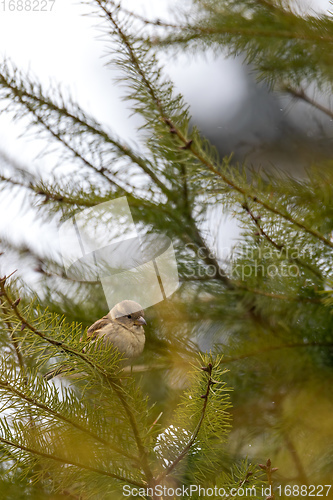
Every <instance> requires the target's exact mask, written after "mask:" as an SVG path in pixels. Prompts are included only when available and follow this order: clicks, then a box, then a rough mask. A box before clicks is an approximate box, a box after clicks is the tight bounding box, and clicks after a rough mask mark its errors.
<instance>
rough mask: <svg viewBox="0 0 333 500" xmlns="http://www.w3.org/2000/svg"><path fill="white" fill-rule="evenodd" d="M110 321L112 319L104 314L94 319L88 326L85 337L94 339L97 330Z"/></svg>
mask: <svg viewBox="0 0 333 500" xmlns="http://www.w3.org/2000/svg"><path fill="white" fill-rule="evenodd" d="M110 323H112V320H111V319H110V318H108V317H107V316H104V317H103V318H102V319H98V320H97V321H95V323H93V324H92V325H91V326H89V328H88V330H87V337H88V338H91V339H95V338H96V336H97V335H98V332H99V331H100V330H101V329H102V328H104V327H105V326H106V325H109V324H110Z"/></svg>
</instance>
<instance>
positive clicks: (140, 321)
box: [134, 316, 147, 325]
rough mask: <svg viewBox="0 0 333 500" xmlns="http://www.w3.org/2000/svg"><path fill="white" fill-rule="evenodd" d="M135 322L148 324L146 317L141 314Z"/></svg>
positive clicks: (136, 323)
mask: <svg viewBox="0 0 333 500" xmlns="http://www.w3.org/2000/svg"><path fill="white" fill-rule="evenodd" d="M134 324H135V325H146V324H147V323H146V321H145V319H144V318H143V317H142V316H139V317H138V318H137V319H136V320H135V321H134Z"/></svg>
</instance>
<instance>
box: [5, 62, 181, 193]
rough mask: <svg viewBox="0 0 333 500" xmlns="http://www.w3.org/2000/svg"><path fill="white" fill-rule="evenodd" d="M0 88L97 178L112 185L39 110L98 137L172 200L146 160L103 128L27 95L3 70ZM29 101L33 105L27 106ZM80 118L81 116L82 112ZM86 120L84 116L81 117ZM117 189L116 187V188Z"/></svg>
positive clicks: (38, 96)
mask: <svg viewBox="0 0 333 500" xmlns="http://www.w3.org/2000/svg"><path fill="white" fill-rule="evenodd" d="M0 86H2V87H3V88H5V89H8V90H9V91H10V93H11V95H12V96H13V100H14V101H17V102H18V103H20V104H21V105H22V106H23V107H24V108H26V110H27V111H28V112H29V113H31V114H32V115H33V116H35V118H36V120H37V122H38V123H40V124H41V125H42V126H43V127H44V128H45V129H46V130H47V131H48V132H49V133H51V135H52V136H53V137H54V138H56V139H57V140H59V141H60V142H61V143H62V144H63V145H64V146H65V147H66V148H68V149H69V150H70V151H71V152H72V153H73V154H74V156H77V157H78V158H80V159H82V160H83V161H84V163H85V164H86V165H87V166H89V167H90V168H92V169H93V170H94V171H96V172H97V173H98V174H100V175H102V176H103V177H104V178H105V179H106V180H107V181H108V182H109V183H112V184H114V181H113V180H111V179H110V178H109V177H107V176H105V171H107V168H105V167H104V168H102V169H98V168H96V167H95V166H94V165H93V164H92V163H91V162H88V161H86V160H85V159H84V158H82V155H81V154H80V153H79V152H78V151H77V150H76V149H74V148H73V147H72V146H70V145H69V143H68V142H67V141H66V140H65V139H64V137H63V136H62V134H60V133H59V132H56V131H55V130H54V128H53V127H52V126H51V125H49V124H48V123H47V120H46V118H45V117H44V115H43V114H42V113H38V108H39V107H46V108H47V110H48V111H49V112H55V113H56V114H57V116H58V117H59V119H61V118H62V119H70V120H71V121H72V123H73V124H74V125H75V126H79V127H80V130H81V131H82V129H83V130H85V131H86V132H87V133H91V134H92V135H93V136H96V137H99V138H100V139H101V140H103V142H104V143H106V144H110V145H112V146H113V147H114V148H115V149H116V151H117V152H118V153H119V154H121V155H122V156H125V157H128V158H129V159H130V160H131V161H132V162H133V164H136V165H138V166H139V167H140V168H141V170H142V171H143V172H144V173H145V174H147V175H148V176H149V177H150V178H151V180H152V181H153V182H154V184H155V185H156V186H157V187H159V188H160V189H161V191H162V192H163V193H164V194H166V195H167V196H168V197H171V196H172V193H171V192H170V190H169V189H168V188H167V187H166V186H165V184H164V183H163V182H162V181H161V180H160V178H159V176H158V175H156V174H155V172H154V170H153V167H152V166H149V165H150V162H149V160H148V159H147V158H142V157H141V156H139V155H137V154H135V153H134V152H133V150H132V149H131V148H130V147H129V146H128V145H127V144H125V143H121V142H120V141H117V140H116V139H114V138H111V137H110V135H109V134H108V133H107V132H106V131H104V130H103V128H102V127H101V126H100V125H99V124H98V123H96V122H95V120H93V119H92V118H87V119H86V120H84V119H83V117H81V118H80V117H79V116H77V115H75V114H74V113H72V112H70V111H69V110H68V109H66V107H65V106H62V107H59V106H57V105H56V104H55V103H54V102H53V101H51V100H50V99H48V98H46V97H43V95H42V94H41V91H40V93H39V95H37V94H33V93H31V92H28V91H27V90H26V89H25V88H24V87H23V85H22V84H21V85H15V80H14V79H13V78H12V79H10V78H9V76H7V75H6V68H4V69H3V72H2V73H0ZM30 87H31V88H33V84H32V83H30ZM30 101H31V102H32V103H33V104H30ZM81 114H82V115H83V113H82V112H81ZM83 116H85V115H83ZM116 186H117V187H119V186H118V185H117V184H116Z"/></svg>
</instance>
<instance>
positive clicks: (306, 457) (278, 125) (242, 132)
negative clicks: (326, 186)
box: [0, 0, 333, 481]
mask: <svg viewBox="0 0 333 500" xmlns="http://www.w3.org/2000/svg"><path fill="white" fill-rule="evenodd" d="M122 5H124V6H126V7H127V8H128V9H130V10H133V11H135V12H137V13H138V14H140V15H142V16H145V17H147V18H149V19H166V20H167V19H172V18H173V16H172V13H173V12H175V11H176V10H177V9H182V10H186V8H187V5H189V2H187V3H186V2H176V1H175V2H174V1H170V0H169V1H161V0H159V1H158V2H156V1H153V0H145V1H140V2H139V1H134V0H131V1H126V2H125V1H124V2H122ZM298 8H299V9H301V10H302V12H311V13H316V14H317V15H320V13H321V12H327V11H328V10H329V8H330V4H329V2H328V1H326V0H325V1H324V0H321V1H319V0H316V1H313V2H298ZM0 9H1V7H0ZM89 12H90V8H89V6H86V5H83V4H80V3H74V2H73V3H72V2H69V1H68V0H55V3H54V5H53V9H52V11H48V12H16V11H15V12H9V11H1V10H0V53H1V57H2V58H8V59H10V60H11V61H12V62H13V63H14V64H15V65H16V66H17V67H18V68H19V69H21V70H23V71H26V70H29V71H30V72H31V74H32V75H36V76H37V77H38V79H39V81H40V82H41V83H42V84H44V86H45V87H46V88H48V87H50V86H51V87H52V86H54V87H56V86H57V85H59V84H60V85H61V87H62V88H63V89H64V93H65V94H66V89H68V91H69V92H70V93H71V95H72V96H73V97H74V99H75V100H77V101H78V103H79V104H80V105H81V107H82V108H83V109H84V110H86V111H87V112H88V113H89V114H91V115H92V116H94V117H95V118H96V119H97V120H99V121H100V122H101V123H103V124H105V125H106V126H107V127H109V128H110V129H111V130H112V131H114V132H115V133H116V134H117V135H118V136H120V137H122V138H124V139H125V140H126V141H128V142H130V143H131V144H135V145H136V146H137V147H140V146H139V135H138V134H139V133H138V132H137V127H138V126H139V125H140V121H138V118H137V116H131V112H130V111H129V110H128V106H127V103H126V102H124V101H122V89H121V88H119V87H118V86H117V85H116V83H115V81H114V78H116V77H117V71H116V70H115V69H114V68H113V67H111V68H110V67H107V66H106V62H107V58H106V49H105V46H104V42H103V36H101V33H100V31H99V29H98V24H99V22H98V19H96V18H93V17H91V16H89V15H87V14H89ZM160 59H161V62H162V63H163V64H164V66H165V72H166V73H167V74H168V75H169V76H170V78H171V79H172V80H173V81H174V82H175V85H176V88H177V89H178V90H179V91H180V92H181V93H182V94H183V95H184V97H185V99H186V100H187V102H188V103H189V105H190V109H191V112H192V115H193V121H194V122H195V123H196V124H197V125H198V127H199V128H200V129H201V130H202V132H203V133H204V134H205V135H206V136H207V137H208V138H209V139H211V141H212V142H213V144H215V145H216V147H217V148H218V150H219V152H220V154H221V155H222V156H223V155H230V154H231V153H232V154H233V155H234V158H235V160H236V161H238V162H240V163H242V162H246V163H247V164H248V165H249V166H251V165H252V166H253V168H255V169H262V170H263V171H265V172H269V171H275V170H276V169H277V170H278V171H281V172H282V171H283V172H285V173H286V174H290V173H291V174H293V175H295V176H299V177H301V176H302V175H303V172H304V169H305V168H307V167H310V166H311V165H312V164H313V163H314V162H318V161H322V162H325V158H330V157H332V152H333V141H332V138H333V119H332V118H330V117H328V116H326V115H324V114H322V113H321V112H320V111H318V110H315V109H314V108H313V107H311V106H309V105H308V104H306V103H304V102H302V101H299V100H297V99H296V98H293V97H292V96H290V95H287V94H284V93H283V92H279V91H274V92H272V91H271V90H270V89H269V88H268V87H267V85H266V84H264V83H262V82H258V80H257V75H256V73H255V71H254V70H253V68H252V67H251V66H248V65H245V64H244V58H243V57H242V56H241V55H240V56H239V57H237V58H228V57H227V56H222V55H219V56H216V55H214V54H213V53H212V52H211V51H209V50H208V51H207V52H205V53H203V54H199V55H196V56H195V57H194V56H190V55H188V54H187V55H184V54H181V53H179V54H178V55H177V56H175V55H174V54H173V55H172V57H170V53H168V52H165V53H163V52H161V54H160ZM306 90H307V92H308V94H309V95H311V96H312V97H315V98H316V100H317V101H319V102H322V103H325V105H326V106H330V105H331V104H332V103H331V102H330V101H329V97H328V96H327V95H326V94H325V93H324V92H322V93H319V92H318V91H317V90H315V89H314V88H308V89H306ZM1 106H2V108H5V107H6V103H5V102H2V103H1ZM41 152H42V154H41ZM10 164H16V165H17V166H19V167H20V168H22V169H23V170H25V169H26V170H28V171H31V172H36V171H37V172H42V173H43V175H44V176H46V177H47V176H48V175H50V176H51V175H52V173H53V172H54V171H55V169H56V170H57V172H58V173H59V172H60V173H61V172H63V173H64V175H70V172H71V163H70V161H69V160H68V159H67V160H65V159H62V158H61V156H60V155H59V152H58V150H57V149H56V148H53V146H50V145H49V142H48V141H47V140H44V139H43V138H42V137H39V136H36V135H35V133H34V131H33V130H30V125H28V121H25V120H20V121H19V122H15V123H14V122H13V120H12V117H11V116H10V115H9V114H6V113H2V114H1V115H0V170H1V169H3V171H8V172H9V171H10V170H9V169H8V168H7V166H8V165H10ZM13 193H14V195H13ZM0 207H1V210H2V212H1V213H2V214H4V213H5V214H6V216H5V217H1V219H0V240H1V238H2V237H4V238H8V239H10V240H11V241H13V242H16V243H17V244H19V243H22V242H27V243H29V244H32V246H33V247H35V248H37V249H40V250H43V251H46V253H52V252H53V253H54V254H55V253H56V251H57V250H58V249H59V243H58V237H57V225H56V220H55V222H54V224H53V225H52V224H50V222H49V221H48V222H47V223H45V224H43V222H42V221H41V219H38V220H36V219H35V216H34V212H33V211H32V210H30V208H29V205H28V204H27V203H26V201H25V198H24V193H23V192H22V190H21V189H17V190H16V191H15V190H14V191H13V190H10V191H9V190H6V188H4V189H3V190H2V191H1V198H0ZM206 223H207V228H209V227H210V226H214V225H215V226H216V225H219V234H220V238H221V241H222V244H223V247H227V248H230V249H231V247H232V245H233V244H234V242H236V241H237V239H238V238H239V236H240V228H239V226H238V224H237V223H236V222H235V219H234V218H233V217H232V214H224V218H223V220H222V221H221V218H220V216H218V215H217V214H216V213H214V212H212V213H211V220H207V221H206ZM2 265H5V267H6V269H5V272H7V269H8V270H9V269H11V270H12V269H13V266H14V268H16V267H17V262H15V261H14V260H11V256H9V257H8V258H7V257H6V256H5V259H2ZM1 272H3V269H1ZM20 274H21V275H23V277H24V278H25V279H26V280H27V281H28V282H30V283H33V284H34V286H35V287H38V280H37V275H36V273H35V272H34V270H33V269H31V268H30V267H27V268H25V269H24V268H23V269H22V268H21V269H20ZM37 274H38V273H37ZM207 295H208V294H207ZM206 299H207V300H206ZM205 300H206V303H205ZM185 302H186V300H185ZM98 306H99V310H98V311H97V310H95V311H94V315H95V318H96V317H99V315H100V314H102V313H103V312H105V311H103V307H105V304H104V303H102V302H101V303H99V304H98ZM213 306H214V304H213ZM199 307H201V309H200V310H199V311H197V310H195V308H194V311H195V313H196V314H197V313H198V316H199V319H201V320H202V321H201V323H200V324H199V326H198V327H197V331H196V330H195V328H196V327H194V330H193V331H194V333H195V334H196V335H197V338H198V339H199V340H200V342H201V347H202V348H203V349H206V348H209V347H211V345H212V340H219V341H220V342H221V343H223V342H225V343H227V342H228V340H227V339H228V336H229V335H230V336H231V333H232V326H230V325H231V320H230V323H229V324H228V323H226V324H225V323H223V321H221V319H220V318H219V317H218V314H219V310H218V308H217V312H216V316H215V317H214V314H215V313H214V311H212V309H213V307H212V308H211V310H210V311H209V314H207V318H208V319H207V321H206V320H205V307H207V310H208V309H209V307H210V303H209V297H208V298H207V297H205V299H204V300H203V302H202V303H201V304H200V305H199V306H198V308H199ZM223 307H224V305H222V306H221V310H223ZM92 310H93V308H92ZM309 310H310V309H309ZM277 311H278V312H279V310H278V307H277ZM89 312H91V311H87V317H86V318H84V321H85V323H84V326H87V325H88V324H89V319H88V317H89ZM154 314H155V313H154V311H152V312H151V316H150V320H151V329H152V330H154V328H155V329H156V331H157V330H158V328H159V326H160V324H159V321H160V319H161V318H162V321H161V323H162V324H163V320H164V319H166V318H167V319H168V321H170V310H168V306H165V310H164V309H163V306H161V308H160V311H159V312H158V314H159V315H160V318H158V317H157V316H158V314H156V316H155V315H154ZM172 314H174V317H173V318H171V319H172V321H173V324H174V325H176V326H177V325H179V324H180V325H181V324H182V323H184V324H185V323H186V322H187V320H188V321H189V324H190V327H189V329H190V328H191V327H192V326H191V325H192V323H191V321H192V320H193V318H191V317H190V318H188V317H186V313H185V312H184V311H183V310H181V307H180V310H179V311H172ZM233 314H234V315H235V316H236V315H237V310H234V311H233ZM182 315H183V316H182ZM210 315H211V316H210ZM163 316H164V317H163ZM231 319H232V318H231ZM223 320H224V318H223ZM316 320H317V321H318V322H319V321H320V320H319V318H316V316H315V315H314V322H315V321H316ZM172 321H171V323H170V324H169V325H168V328H172V327H173V325H172ZM295 322H296V321H295ZM300 323H301V322H300ZM170 325H171V326H170ZM162 330H163V328H162ZM184 330H186V327H185V326H184ZM245 330H246V328H245ZM302 333H304V332H302ZM216 334H217V335H216ZM304 336H306V333H304ZM247 340H249V339H247ZM250 340H251V339H250ZM150 341H151V344H150V345H151V349H152V350H153V349H156V351H157V352H161V353H163V349H164V346H163V342H162V343H159V339H155V338H153V336H152V338H151V339H150ZM266 341H267V340H266ZM153 342H156V343H155V344H154V343H153ZM249 345H251V343H250V341H249V342H248V345H247V347H248V346H249ZM293 356H294V353H293V352H291V351H288V352H286V351H284V353H283V355H282V356H281V353H277V354H276V355H275V354H273V355H271V356H270V357H269V359H268V357H267V358H265V359H264V360H262V358H259V360H258V359H257V358H253V359H250V360H247V362H246V363H245V364H244V363H242V362H240V363H238V364H237V365H234V366H235V369H234V372H233V374H232V377H231V378H230V384H231V385H234V386H237V393H236V396H235V397H234V399H235V401H234V403H235V409H234V412H233V417H234V423H235V431H234V436H236V439H234V440H231V442H230V447H231V449H232V451H233V453H234V454H235V456H237V457H244V456H246V455H249V456H251V453H252V450H254V451H253V455H256V454H257V453H258V454H260V457H261V456H262V455H264V454H265V453H266V452H267V453H268V451H267V450H271V449H272V443H274V445H275V448H274V449H275V450H276V456H277V457H280V463H279V464H278V465H279V467H282V469H283V473H284V474H285V476H288V472H289V469H291V468H293V471H294V470H296V472H295V473H294V472H293V477H296V476H297V474H298V476H297V477H298V479H299V480H302V477H303V480H304V481H305V480H306V479H304V477H305V473H304V468H303V465H304V464H305V467H306V466H309V467H310V465H311V464H312V461H313V457H316V456H317V454H320V453H321V451H322V450H323V449H324V447H325V439H326V436H327V435H331V434H332V430H331V424H330V423H329V422H330V418H331V411H332V405H331V403H330V402H329V400H328V398H327V394H328V392H329V387H328V386H325V387H322V385H321V383H322V382H321V381H319V382H318V381H317V382H316V380H315V378H314V377H312V375H313V374H312V370H313V372H314V374H315V371H316V370H315V368H316V366H315V363H314V364H313V360H310V361H309V360H308V358H306V356H304V358H303V357H302V356H303V355H302V354H301V355H300V356H299V357H298V358H297V360H298V361H297V362H299V364H300V366H303V365H302V363H303V362H304V363H305V365H306V366H307V367H310V368H309V372H308V373H307V379H306V380H305V381H304V383H303V379H302V377H303V374H304V372H302V368H301V369H300V370H299V371H297V368H295V373H296V378H297V380H296V378H295V377H294V376H295V373H291V372H289V371H288V370H289V368H290V366H293V363H294V358H293ZM314 357H316V354H315V355H314ZM281 358H282V359H281ZM305 358H306V360H305V361H304V359H305ZM309 358H310V356H309ZM318 359H319V361H318V363H321V362H322V358H321V353H319V354H318ZM326 361H327V360H326ZM307 363H308V364H307ZM330 363H331V360H329V361H328V362H327V365H329V366H330ZM323 365H325V363H323ZM267 367H268V368H267ZM186 368H187V367H186ZM325 369H326V365H325ZM249 373H251V380H249V377H248V374H249ZM263 374H264V375H265V374H267V380H266V379H265V380H264V379H263ZM281 374H282V375H281ZM153 375H154V384H152V383H151V380H148V379H147V380H146V381H145V380H144V381H143V383H144V384H145V383H146V388H147V391H148V392H149V393H150V395H151V397H152V399H154V398H156V399H157V400H158V401H159V402H158V404H157V409H159V406H158V405H159V404H160V403H162V402H163V401H164V400H166V399H167V398H168V396H169V393H171V392H172V391H173V390H175V391H177V390H179V389H181V388H182V384H183V382H184V379H183V378H182V377H183V373H182V371H181V370H180V372H179V373H178V375H177V376H176V375H175V373H173V374H171V375H170V378H169V379H167V378H166V377H165V376H164V372H157V373H156V374H153ZM265 376H266V375H265ZM281 376H282V380H283V383H281V384H280V381H281V378H280V377H281ZM311 377H312V378H311ZM328 381H329V377H328V378H327V382H328ZM294 384H295V392H293V391H292V390H291V389H290V390H289V388H290V387H292V388H293V387H294ZM302 384H303V385H302ZM300 387H301V389H299V388H300ZM318 387H319V388H320V389H322V392H320V391H319V390H318ZM163 391H164V392H163ZM251 391H252V392H251ZM288 391H289V392H288ZM252 397H253V400H252V399H251V398H252ZM314 400H316V406H317V408H316V413H315V414H307V413H306V412H305V411H304V409H309V408H312V406H313V402H314ZM161 406H162V405H161ZM171 409H172V407H170V411H171ZM310 413H311V412H310ZM280 417H281V418H280ZM301 417H302V418H303V420H302V422H301V421H300V418H301ZM284 425H285V427H284ZM288 426H289V427H288ZM268 428H269V432H270V435H269V437H267V435H268V432H267V433H266V429H268ZM289 430H290V432H289V433H288V431H289ZM311 432H312V433H313V434H314V435H316V439H315V440H312V441H311ZM281 433H282V434H284V436H285V437H284V440H283V441H282V440H281ZM290 435H291V436H292V437H291V438H290ZM274 440H275V441H274ZM295 442H296V443H297V446H298V448H299V449H298V454H297V453H296V450H295ZM309 443H310V444H311V446H312V449H310V446H309ZM263 450H264V451H263ZM318 450H319V451H318ZM279 453H280V455H279ZM330 453H331V452H330ZM264 456H265V455H264ZM299 456H300V457H301V459H302V461H303V465H302V464H299ZM324 458H325V457H324ZM325 460H326V459H325ZM297 461H298V462H297ZM309 464H310V465H309ZM327 464H328V461H327V463H325V467H324V469H325V474H327V476H323V477H329V472H328V465H327ZM273 465H275V464H273ZM297 465H298V466H299V467H298V466H297Z"/></svg>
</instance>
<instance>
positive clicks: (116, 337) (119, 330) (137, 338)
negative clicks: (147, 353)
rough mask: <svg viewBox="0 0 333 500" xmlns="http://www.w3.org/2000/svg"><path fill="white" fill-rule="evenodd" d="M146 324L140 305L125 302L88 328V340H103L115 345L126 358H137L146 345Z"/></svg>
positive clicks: (131, 301) (130, 301) (129, 301)
mask: <svg viewBox="0 0 333 500" xmlns="http://www.w3.org/2000/svg"><path fill="white" fill-rule="evenodd" d="M146 324H147V323H146V322H145V319H144V312H143V309H142V307H141V306H140V304H138V303H137V302H134V301H133V300H123V301H122V302H119V303H118V304H117V305H115V306H114V307H113V308H112V309H111V311H110V312H109V313H108V314H107V315H106V316H103V318H101V319H99V320H97V321H95V323H94V324H93V325H91V326H90V327H89V328H88V330H87V338H88V339H91V340H94V339H100V338H103V339H104V341H105V343H106V344H113V345H114V347H116V348H117V349H118V350H119V352H120V353H121V354H123V355H124V357H125V358H129V359H131V358H136V357H137V356H139V355H140V354H141V353H142V351H143V348H144V345H145V332H144V329H143V325H146Z"/></svg>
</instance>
